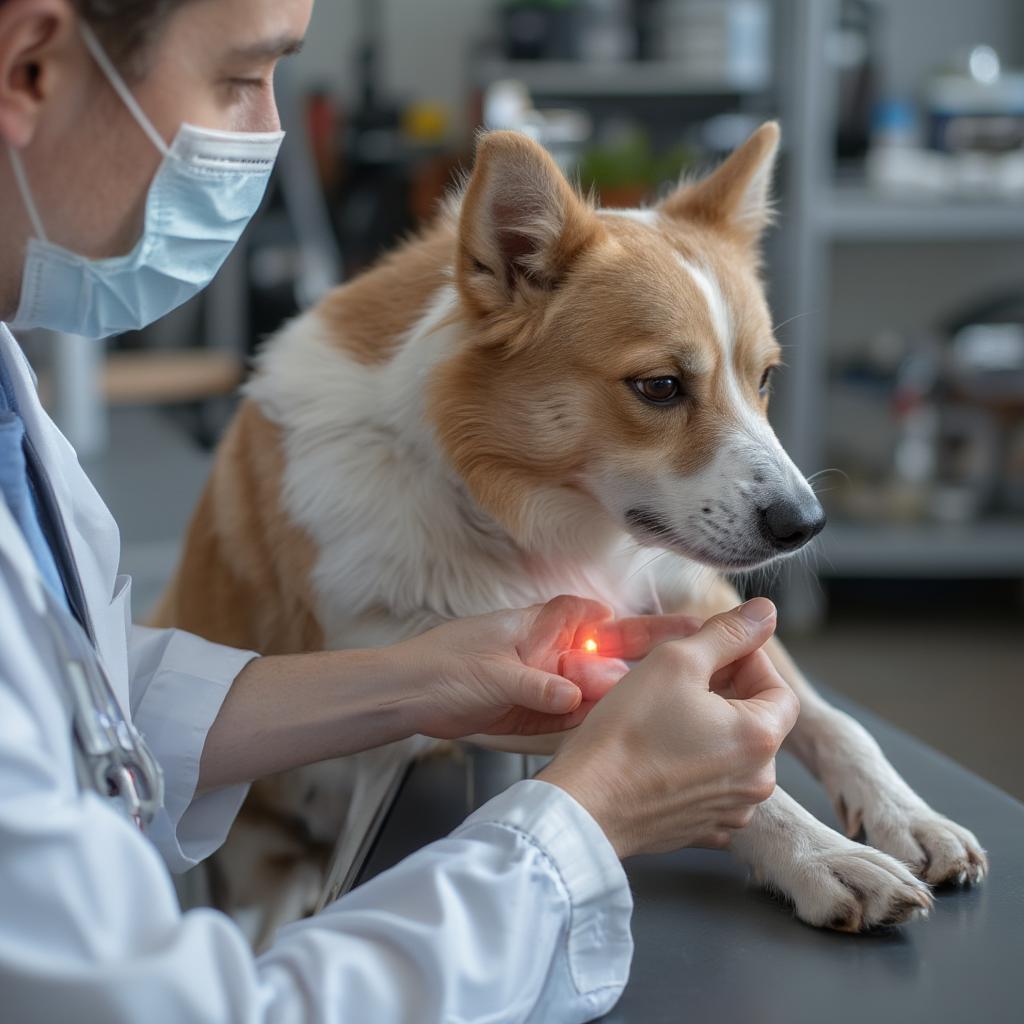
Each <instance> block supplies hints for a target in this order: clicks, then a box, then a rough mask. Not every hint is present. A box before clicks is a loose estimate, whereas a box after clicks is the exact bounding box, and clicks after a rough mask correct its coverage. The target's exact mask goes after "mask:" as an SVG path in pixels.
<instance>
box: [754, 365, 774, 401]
mask: <svg viewBox="0 0 1024 1024" xmlns="http://www.w3.org/2000/svg"><path fill="white" fill-rule="evenodd" d="M774 372H775V367H774V366H769V367H768V369H767V370H765V371H764V373H763V374H762V376H761V383H760V384H759V385H758V386H757V390H758V392H759V393H760V394H761V395H762V397H763V396H765V395H767V394H768V392H769V391H770V390H771V385H772V374H773V373H774Z"/></svg>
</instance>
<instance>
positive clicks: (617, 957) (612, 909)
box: [452, 779, 633, 1012]
mask: <svg viewBox="0 0 1024 1024" xmlns="http://www.w3.org/2000/svg"><path fill="white" fill-rule="evenodd" d="M487 825H499V826H501V827H503V828H508V829H512V830H514V831H516V832H519V833H520V834H522V835H523V836H525V837H526V838H527V839H528V840H529V841H530V842H532V843H534V844H535V845H536V846H537V847H538V848H539V849H540V850H541V851H542V852H543V853H544V854H545V855H546V857H547V858H548V860H549V861H550V862H551V864H552V865H553V866H554V869H555V871H556V873H557V875H558V877H559V879H560V880H561V882H562V884H563V885H564V886H565V890H566V893H567V896H568V899H569V903H570V907H571V922H570V925H569V932H568V950H567V953H568V958H567V959H568V965H569V971H570V974H571V977H572V982H573V985H574V986H575V988H576V992H577V994H578V995H579V996H580V997H583V998H589V999H591V1000H593V1001H594V1007H595V1009H596V1010H599V1011H600V1012H604V1011H605V1010H606V1009H608V1008H609V1006H610V1005H611V1003H612V1002H614V999H616V998H617V997H618V993H619V992H621V990H622V988H623V987H625V984H626V981H627V980H628V978H629V967H630V963H631V961H632V958H633V937H632V935H631V933H630V928H629V922H630V918H631V916H632V913H633V897H632V894H631V893H630V891H629V882H628V881H627V879H626V873H625V871H623V869H622V865H621V863H619V858H618V857H617V856H616V853H615V850H614V849H613V848H612V845H611V843H610V842H609V841H608V837H607V836H606V835H605V834H604V832H603V831H602V830H601V827H600V826H599V825H598V824H597V822H596V821H594V819H593V818H592V817H591V816H590V814H589V813H588V812H587V811H586V810H585V809H584V808H583V807H582V806H581V805H580V804H579V803H577V801H576V800H574V799H573V798H572V797H571V796H569V794H568V793H566V792H565V790H563V789H560V788H559V787H558V786H553V785H551V784H550V783H547V782H541V781H540V780H538V779H527V780H524V781H523V782H517V783H516V784H515V785H514V786H511V787H510V788H509V789H507V790H506V791H505V792H504V793H502V794H500V795H499V796H497V797H495V798H494V799H492V800H490V801H488V802H487V803H486V804H484V806H483V807H481V808H480V809H479V810H477V811H476V812H474V813H473V814H472V815H470V817H468V818H467V819H466V821H465V822H464V823H463V824H462V825H461V826H460V827H459V828H458V829H456V831H455V832H453V833H452V835H453V836H459V835H461V834H463V833H466V832H472V831H473V830H474V829H475V828H478V827H480V826H487ZM606 997H610V998H606Z"/></svg>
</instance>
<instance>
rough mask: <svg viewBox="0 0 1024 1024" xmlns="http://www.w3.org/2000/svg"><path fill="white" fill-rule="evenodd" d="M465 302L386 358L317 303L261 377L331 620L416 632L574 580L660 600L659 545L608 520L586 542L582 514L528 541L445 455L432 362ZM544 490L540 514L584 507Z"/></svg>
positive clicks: (420, 327)
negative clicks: (650, 567) (336, 330)
mask: <svg viewBox="0 0 1024 1024" xmlns="http://www.w3.org/2000/svg"><path fill="white" fill-rule="evenodd" d="M453 301H454V299H453V297H452V295H451V294H450V292H449V291H448V290H447V289H446V290H443V291H442V293H440V294H439V295H438V296H437V298H436V300H435V302H434V303H433V304H432V305H431V307H430V309H429V310H428V311H427V312H426V313H425V315H424V316H423V317H422V318H421V320H420V322H419V323H418V324H417V326H416V327H415V328H414V330H413V331H412V332H410V335H409V336H408V338H407V339H406V340H405V342H404V344H402V345H401V346H400V348H399V349H398V350H397V351H396V352H394V354H393V355H392V358H391V359H390V360H389V361H387V362H382V363H379V364H375V365H365V364H361V363H359V362H357V361H355V360H354V359H352V358H351V357H350V356H349V355H348V354H347V353H346V352H345V350H344V349H343V348H340V347H339V346H338V345H337V342H336V340H335V339H333V338H331V337H330V336H329V335H328V333H327V330H326V327H325V325H324V324H323V323H322V321H320V320H319V318H318V317H317V315H316V313H315V311H314V312H313V313H311V314H307V315H305V316H303V317H301V318H299V319H298V320H296V321H294V322H293V323H292V324H290V325H289V326H288V327H286V328H285V330H284V331H282V332H281V334H279V335H278V337H277V338H276V339H275V340H274V342H273V343H272V344H271V345H270V346H269V347H268V349H267V350H266V352H265V353H264V355H263V356H262V358H261V367H260V373H258V374H257V376H256V377H255V378H254V380H253V382H252V383H251V384H250V385H249V387H248V393H249V395H250V397H251V398H253V399H254V400H255V401H257V402H258V403H259V405H260V406H261V408H262V410H263V412H264V413H265V414H266V415H267V416H268V417H269V418H271V419H272V420H273V421H275V422H276V423H277V424H279V426H280V427H281V428H282V434H283V441H284V446H285V453H286V464H287V468H286V472H285V481H284V494H283V501H284V505H285V508H286V510H287V512H288V515H289V516H290V518H291V519H292V520H293V521H294V522H295V523H297V524H298V525H300V526H301V527H303V528H304V529H305V530H306V531H307V532H308V533H309V535H310V536H311V537H312V538H313V540H314V541H315V543H316V545H317V548H318V550H319V552H320V556H319V558H318V559H317V563H316V566H315V569H314V573H313V583H314V589H315V591H316V592H317V593H318V595H319V597H320V603H321V608H320V609H319V612H320V614H321V617H322V619H324V620H326V622H327V624H328V630H327V631H328V633H331V632H332V631H334V630H332V626H331V625H330V624H333V623H344V622H347V621H350V620H352V619H356V618H360V617H365V616H383V617H384V618H385V619H390V620H392V621H395V620H397V621H400V622H403V623H408V624H409V627H410V632H411V631H415V630H416V629H418V628H425V627H426V626H427V625H429V624H430V623H431V621H436V620H438V619H442V618H450V617H461V616H466V615H474V614H479V613H481V612H485V611H489V610H497V609H500V608H508V607H518V606H525V605H529V604H533V603H536V602H538V601H543V600H547V599H549V598H551V597H554V596H556V595H557V594H560V593H566V592H575V593H579V594H582V595H584V596H589V597H594V598H597V599H600V600H603V601H605V602H606V603H608V604H610V605H611V606H612V607H613V608H615V609H616V611H618V612H620V613H623V612H638V611H642V610H649V609H650V608H651V606H652V605H656V602H657V598H656V597H652V592H653V588H652V584H651V582H650V578H649V577H648V575H647V574H646V573H645V572H644V571H643V565H644V563H646V562H648V561H650V560H651V559H652V558H654V557H655V555H656V553H652V552H649V551H640V550H638V549H637V548H636V545H635V544H634V543H633V542H632V541H630V540H629V539H628V538H627V537H626V535H625V534H623V533H622V532H621V531H616V530H614V529H612V528H610V527H608V526H607V525H604V526H602V527H600V528H599V529H597V530H594V531H592V536H591V537H590V538H588V541H589V545H590V546H588V547H586V549H585V550H586V554H585V555H584V554H583V553H582V551H581V548H580V545H579V536H580V533H581V531H580V529H579V526H578V524H576V523H570V524H569V526H570V528H568V529H563V530H562V532H561V537H564V538H565V543H564V544H563V543H561V540H560V534H559V533H558V532H557V531H553V530H549V531H547V533H546V534H544V535H543V537H542V538H541V541H542V542H541V543H538V544H536V545H533V546H531V547H530V548H529V549H527V548H526V547H524V546H523V545H522V544H520V543H517V542H516V541H515V540H514V539H513V538H512V536H510V534H509V532H508V531H507V530H506V529H505V528H504V527H502V526H501V524H499V523H498V522H497V521H496V520H495V518H494V517H492V516H491V515H490V514H488V512H487V511H486V510H485V509H483V508H481V507H480V505H479V504H478V503H477V502H476V501H475V500H474V499H473V497H472V495H470V494H469V492H468V490H467V488H466V486H465V484H464V483H463V481H462V480H461V479H460V478H459V476H458V475H457V474H456V473H455V472H454V470H453V469H452V467H451V466H450V465H449V463H448V462H447V460H446V459H445V457H444V455H443V453H442V451H441V450H440V447H439V445H438V443H437V440H436V437H435V435H434V432H433V430H432V429H431V427H430V424H429V422H428V419H427V411H426V397H425V392H426V382H427V380H428V378H429V375H430V373H431V370H432V369H433V367H435V366H436V365H438V363H439V362H440V361H441V360H443V359H445V358H446V357H447V356H448V355H449V354H450V353H451V352H453V351H455V348H454V346H457V345H458V344H459V343H460V341H461V339H460V337H459V331H460V330H461V329H462V328H460V327H459V326H458V324H457V323H453V322H452V318H451V316H450V314H451V311H452V307H451V303H452V302H453ZM537 500H538V503H539V507H538V509H537V514H536V516H535V518H536V519H537V521H538V523H540V522H549V523H559V522H564V519H565V516H567V515H572V513H573V502H574V500H575V497H574V495H573V494H572V493H570V492H567V493H566V494H561V495H560V494H559V493H558V492H554V491H553V492H551V493H550V494H548V495H541V496H540V497H539V498H538V499H537ZM560 506H561V507H560ZM578 511H579V510H578V509H577V513H578ZM570 543H572V544H573V545H575V547H574V548H571V547H569V546H568V545H569V544H570ZM339 628H341V627H339Z"/></svg>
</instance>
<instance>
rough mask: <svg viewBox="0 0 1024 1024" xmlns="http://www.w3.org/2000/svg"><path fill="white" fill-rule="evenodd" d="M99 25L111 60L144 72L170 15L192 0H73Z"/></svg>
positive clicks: (99, 33)
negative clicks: (157, 36) (149, 54)
mask: <svg viewBox="0 0 1024 1024" xmlns="http://www.w3.org/2000/svg"><path fill="white" fill-rule="evenodd" d="M72 2H73V3H74V6H75V8H76V9H77V10H78V13H79V14H80V15H81V16H82V17H83V18H84V19H85V20H86V21H87V22H88V23H89V24H90V25H91V26H92V28H93V29H95V31H96V34H97V35H98V36H99V37H100V39H101V40H102V42H103V45H104V47H105V48H106V49H107V51H108V52H109V53H110V57H111V60H113V61H114V62H115V63H117V64H119V65H120V66H122V67H123V68H124V69H125V70H126V71H127V72H128V73H130V74H141V73H142V71H143V70H144V67H145V58H146V52H147V50H148V47H149V44H150V43H151V42H152V41H153V39H154V38H155V36H156V34H157V33H158V32H159V30H160V27H161V26H162V24H163V23H164V21H165V20H166V19H167V18H168V16H169V15H171V14H173V13H174V11H176V10H177V9H178V8H179V7H184V6H185V4H187V3H189V2H190V0H72Z"/></svg>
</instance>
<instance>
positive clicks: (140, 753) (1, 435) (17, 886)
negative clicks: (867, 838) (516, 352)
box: [0, 0, 796, 1024]
mask: <svg viewBox="0 0 1024 1024" xmlns="http://www.w3.org/2000/svg"><path fill="white" fill-rule="evenodd" d="M311 2H312V0H77V2H74V0H0V241H2V243H3V244H2V246H0V316H3V317H5V318H7V319H8V320H10V322H11V323H12V325H13V326H14V327H15V329H18V328H22V327H24V328H28V327H35V326H40V327H50V328H55V329H58V330H62V331H66V332H71V333H75V334H81V335H85V336H93V337H99V336H103V335H105V334H109V333H113V332H117V331H122V330H128V329H132V328H139V327H142V326H144V325H146V324H147V323H150V322H152V321H153V320H154V319H157V318H158V317H160V316H162V315H163V314H164V313H166V312H168V311H169V310H170V309H172V308H173V307H174V306H176V305H178V304H180V303H181V302H183V301H184V300H185V299H186V298H188V297H189V296H190V295H192V294H193V293H195V292H196V291H197V290H199V289H200V288H202V287H203V286H204V285H205V284H207V283H208V282H209V280H210V278H211V277H212V276H213V275H214V273H215V272H216V270H217V268H218V267H219V266H220V264H221V262H222V261H223V259H224V257H225V256H226V255H227V253H228V251H229V250H230V248H231V245H232V244H233V243H234V241H235V240H236V239H237V238H238V235H239V234H240V232H241V231H242V229H243V228H244V226H245V224H246V222H247V220H248V219H249V217H250V216H251V215H252V214H253V212H254V211H255V209H256V207H257V206H258V205H259V202H260V199H261V197H262V195H263V191H264V186H265V184H266V181H267V178H268V176H269V174H270V171H271V168H272V166H273V162H274V157H275V154H276V152H277V148H278V145H279V143H280V140H281V134H280V131H279V125H278V119H277V112H276V109H275V105H274V99H273V92H272V75H273V69H274V66H275V63H276V61H277V60H278V58H280V57H281V56H283V55H285V54H287V53H289V52H292V51H293V50H295V49H296V48H297V46H298V44H299V41H300V40H301V38H302V36H303V33H304V32H305V29H306V24H307V21H308V19H309V15H310V8H311ZM193 125H198V126H200V127H198V128H197V127H191V126H193ZM126 254H127V255H126ZM0 383H2V387H0V491H2V496H3V500H2V501H0V999H2V1004H0V1016H2V1017H3V1019H4V1020H9V1021H12V1022H14V1021H18V1022H22V1021H30V1020H31V1021H46V1022H52V1021H64V1020H68V1021H75V1022H79V1024H81V1022H92V1021H96V1022H104V1024H111V1022H118V1021H143V1022H145V1024H161V1022H164V1021H167V1022H174V1024H188V1022H211V1024H213V1022H217V1024H222V1022H226V1021H263V1020H265V1021H275V1022H277V1021H338V1022H359V1024H363V1022H367V1021H372V1022H373V1024H388V1022H392V1021H395V1022H397V1021H415V1022H417V1024H424V1022H429V1021H441V1020H445V1021H454V1020H460V1021H479V1020H495V1021H497V1020H501V1021H527V1020H530V1021H546V1022H558V1021H584V1020H589V1019H591V1018H593V1017H595V1016H598V1015H599V1014H601V1013H603V1012H605V1011H606V1010H608V1009H609V1008H610V1007H611V1006H612V1005H613V1004H614V1002H615V1000H616V999H617V997H618V995H619V993H620V992H621V990H622V988H623V985H624V984H625V981H626V978H627V975H628V973H629V966H630V958H631V954H632V942H631V938H630V930H629V923H630V912H631V900H630V893H629V887H628V885H627V883H626V878H625V875H624V874H623V871H622V868H621V866H620V863H619V861H620V858H622V857H624V856H627V855H629V854H633V853H638V852H642V851H658V850H669V849H673V848H676V847H682V846H687V845H707V846H715V847H718V846H722V845H725V844H727V843H728V841H729V836H730V834H731V833H732V832H733V831H734V830H735V829H737V828H738V827H740V826H742V825H743V824H744V823H745V822H746V821H747V820H749V816H750V814H751V812H752V809H753V807H754V806H755V805H756V803H757V802H759V801H760V800H763V799H765V798H766V797H767V796H768V795H769V793H770V792H771V790H772V787H773V785H774V774H773V758H774V754H775V752H776V750H777V749H778V746H779V744H780V743H781V741H782V739H783V737H784V735H785V734H786V732H787V731H788V730H789V728H790V727H791V725H792V723H793V721H794V719H795V715H796V701H795V698H794V697H793V695H792V693H791V692H790V691H789V690H788V689H787V688H786V686H785V685H784V684H783V683H782V681H781V680H780V679H779V677H778V676H777V675H776V673H775V672H774V670H773V669H772V668H771V666H770V663H769V662H768V661H767V658H766V657H765V655H764V654H763V652H761V650H760V648H761V645H762V644H763V643H764V642H765V641H766V640H767V638H768V637H769V636H770V634H771V633H772V631H773V629H774V625H775V619H774V609H773V608H772V606H771V605H770V603H768V602H767V601H764V600H763V599H761V600H755V601H753V602H750V603H748V604H747V605H745V606H744V607H743V608H741V609H738V610H736V611H734V612H731V613H728V614H726V615H723V616H718V617H716V618H715V619H712V620H710V621H709V622H708V623H707V624H705V625H704V626H703V627H699V624H695V623H691V622H689V621H687V620H683V619H681V618H666V617H662V618H649V619H635V620H630V621H626V622H619V623H616V622H614V621H612V620H611V618H610V617H609V613H608V612H607V611H606V610H605V609H603V608H602V607H601V606H599V605H596V604H594V603H593V602H589V601H584V600H582V599H574V598H559V599H557V600H555V601H553V602H551V603H549V604H548V605H546V606H544V607H543V608H532V609H527V610H522V611H509V612H503V613H499V614H496V615H492V616H487V617H484V618H481V619H477V620H472V621H462V622H454V623H451V624H449V625H447V626H443V627H441V628H439V629H436V630H434V631H433V632H431V633H427V634H425V635H423V636H421V637H419V638H417V639H415V640H412V641H409V642H407V643H404V644H400V645H398V646H396V647H393V648H389V649H382V650H376V651H364V652H358V651H348V652H335V653H325V654H321V655H308V656H297V657H290V658H289V657H285V658H265V659H259V658H256V657H255V656H254V655H252V654H251V653H247V652H242V651H236V650H230V649H227V648H223V647H217V646H214V645H211V644H208V643H205V642H203V641H201V640H199V639H197V638H196V637H193V636H189V635H187V634H184V633H181V632H176V631H153V630H147V629H143V628H140V627H135V626H133V625H132V624H131V621H130V612H129V581H128V580H127V579H125V578H123V577H117V576H116V570H117V563H118V547H119V540H118V532H117V528H116V526H115V524H114V523H113V521H112V520H111V517H110V515H109V513H108V512H107V510H106V509H105V508H104V506H103V504H102V502H101V501H100V498H99V497H98V495H97V494H96V492H95V491H94V489H93V488H92V486H91V484H90V483H89V481H88V479H87V478H86V477H85V475H84V474H83V472H82V470H81V468H80V467H79V465H78V462H77V460H76V458H75V454H74V452H73V451H72V449H71V448H70V446H69V445H68V443H67V442H66V441H65V439H64V438H63V437H62V436H61V435H60V433H59V432H58V430H57V428H56V427H55V426H54V425H53V423H52V422H51V421H50V420H49V418H48V417H47V415H46V413H45V412H44V411H43V409H42V407H41V406H40V404H39V400H38V398H37V396H36V390H35V381H34V378H33V375H32V371H31V370H30V368H29V366H28V364H27V362H26V360H25V358H24V356H23V355H22V353H21V351H20V350H19V348H18V346H17V343H16V341H15V340H14V337H13V336H12V334H11V333H10V331H9V330H8V329H7V327H6V326H4V325H0ZM584 634H585V635H586V636H588V637H590V638H596V639H597V640H598V641H599V644H600V646H599V652H600V653H599V654H596V655H595V654H587V653H585V652H583V651H580V650H578V647H579V646H580V643H579V638H580V637H581V636H583V635H584ZM680 637H682V638H681V639H680ZM666 641H667V642H666ZM649 652H650V653H649ZM645 655H646V657H644V656H645ZM620 658H628V659H641V658H643V659H644V660H643V661H642V662H641V664H640V665H639V666H638V667H637V668H635V669H634V670H633V671H631V672H629V674H628V675H626V676H625V678H623V679H622V681H621V682H619V683H618V684H617V685H614V686H613V684H614V683H615V682H616V681H617V680H618V679H619V678H620V677H622V675H623V673H624V672H625V670H626V667H625V665H624V664H622V662H621V661H620V660H619V659H620ZM606 693H607V695H606V696H604V694H606ZM284 694H287V696H286V697H284V696H283V695H284ZM598 698H601V699H600V700H598ZM591 708H592V710H590V713H589V715H587V711H588V709H591ZM581 722H582V725H580V728H579V729H578V730H577V732H576V733H574V734H573V735H572V737H571V738H570V739H569V741H568V742H567V743H566V744H565V745H564V747H563V750H562V752H561V753H560V754H559V755H558V756H557V757H556V758H555V760H554V761H553V762H552V764H551V765H550V766H549V767H548V768H547V769H546V770H545V771H544V772H543V773H542V775H541V777H540V778H539V779H536V780H530V781H525V782H521V783H519V784H518V785H516V786H513V787H512V788H511V789H510V790H508V791H507V792H506V793H505V794H503V795H502V796H499V797H498V798H496V799H495V800H493V801H491V802H490V803H489V804H487V805H486V806H484V807H483V808H482V809H480V810H479V811H477V812H476V813H475V814H474V815H472V817H470V818H469V820H468V821H467V822H466V823H465V824H464V825H463V826H462V827H461V828H459V829H458V830H457V831H456V832H455V833H454V834H453V835H452V836H450V837H449V838H448V839H446V840H443V841H441V842H438V843H435V844H434V845H433V846H430V847H428V848H426V849H424V850H422V851H421V852H419V853H418V854H416V855H415V856H413V857H411V858H409V859H408V860H407V861H405V862H404V863H403V864H401V865H399V866H398V867H397V868H395V869H394V870H392V871H390V872H388V873H387V874H385V875H382V876H380V877H379V878H377V879H375V880H374V881H372V882H370V883H368V884H367V885H365V886H363V887H362V888H360V889H358V890H356V891H355V892H353V893H351V894H350V895H348V896H346V897H345V898H343V899H342V900H340V901H339V902H338V903H336V904H335V905H333V906H331V907H329V908H328V909H327V910H326V911H325V912H323V913H322V914H320V915H319V916H317V917H315V918H312V919H310V920H306V921H302V922H300V923H298V924H295V925H292V926H290V927H289V928H287V929H285V930H283V931H282V932H281V933H280V934H279V936H278V938H277V941H276V942H275V944H274V945H273V947H272V948H271V949H270V950H269V952H267V953H266V954H264V955H263V956H261V957H259V958H254V957H253V954H252V953H251V951H250V949H249V948H248V946H247V945H246V943H245V941H244V939H243V937H242V935H241V933H240V932H239V931H238V930H237V929H236V927H235V926H234V924H233V923H232V922H231V921H230V920H229V919H228V918H226V917H225V916H223V915H220V914H217V913H214V912H212V911H205V910H204V911H193V912H190V913H185V914H183V913H182V912H181V910H180V909H179V905H178V902H177V900H176V898H175V893H174V889H173V887H172V884H171V880H170V874H169V869H170V871H182V870H184V869H187V868H189V867H191V866H192V865H194V864H196V863H197V862H198V861H200V860H202V859H203V858H204V857H206V856H208V855H209V854H210V853H212V852H213V851H214V850H215V849H216V848H217V847H218V845H219V844H220V843H221V842H222V841H223V840H224V837H225V835H226V833H227V831H228V828H229V827H230V825H231V822H232V820H233V818H234V816H235V814H236V812H237V810H238V808H239V806H240V804H241V802H242V799H243V797H244V795H245V792H246V784H247V783H248V781H250V780H252V779H253V778H255V777H258V776H260V775H263V774H266V773H269V772H273V771H277V770H280V769H283V768H286V767H291V766H297V765H300V764H305V763H309V762H311V761H315V760H317V759H321V758H325V757H333V756H339V755H343V754H347V753H352V752H354V751H357V750H362V749H366V748H368V747H372V746H375V745H378V744H382V743H386V742H389V741H392V740H396V739H399V738H401V737H404V736H409V735H412V734H415V733H422V734H427V735H433V736H439V737H457V736H463V735H467V734H471V733H480V732H496V733H502V732H504V733H509V732H516V731H519V732H537V731H552V730H558V729H563V728H567V727H569V726H572V725H576V724H579V723H581Z"/></svg>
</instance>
